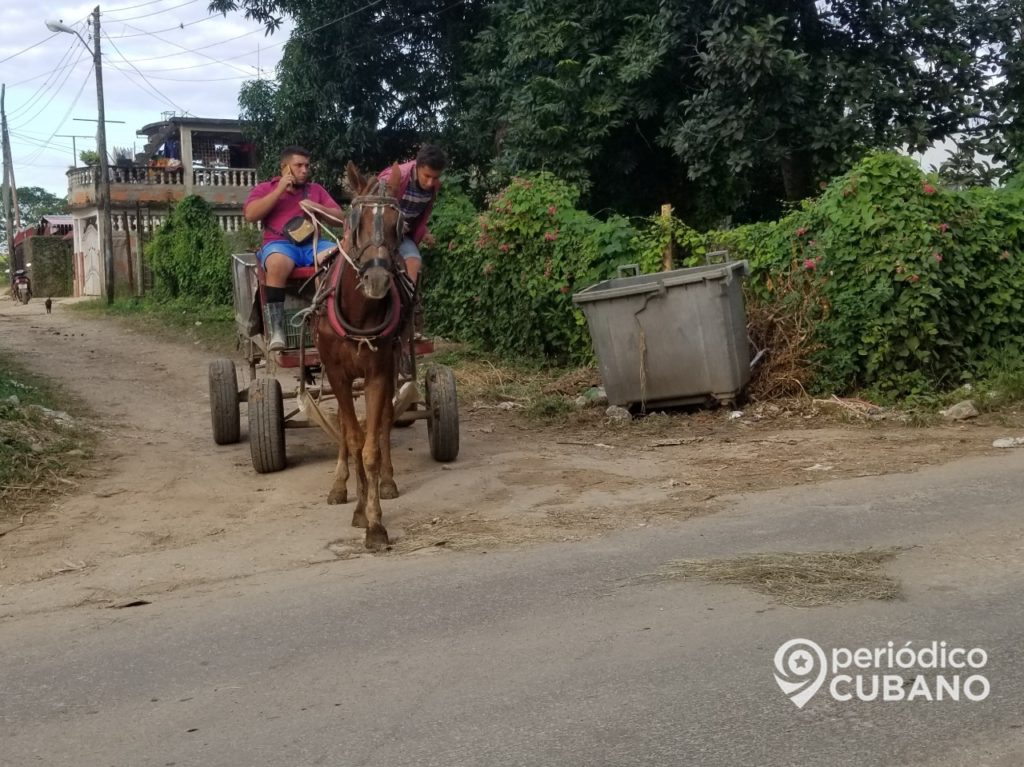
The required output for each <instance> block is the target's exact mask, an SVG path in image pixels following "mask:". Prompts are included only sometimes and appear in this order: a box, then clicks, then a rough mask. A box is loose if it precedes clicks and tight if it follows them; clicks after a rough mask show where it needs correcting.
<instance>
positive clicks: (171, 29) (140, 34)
mask: <svg viewBox="0 0 1024 767" xmlns="http://www.w3.org/2000/svg"><path fill="white" fill-rule="evenodd" d="M215 18H217V14H211V15H209V16H203V18H201V19H196V20H195V21H187V22H185V23H184V24H175V25H174V26H173V27H167V28H165V29H154V30H153V31H152V32H150V31H148V30H142V31H141V32H138V33H136V34H133V35H118V36H117V39H118V40H124V39H126V38H129V37H145V36H146V35H150V36H153V35H158V34H161V33H163V32H175V31H177V30H179V29H185V27H193V26H195V25H196V24H202V23H203V22H204V21H209V20H210V19H215ZM125 26H126V27H129V28H130V29H138V27H133V26H131V25H130V24H125ZM104 35H107V37H108V39H109V37H110V36H109V34H108V33H106V32H104Z"/></svg>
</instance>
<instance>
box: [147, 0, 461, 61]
mask: <svg viewBox="0 0 1024 767" xmlns="http://www.w3.org/2000/svg"><path fill="white" fill-rule="evenodd" d="M383 2H384V0H372V1H371V2H369V3H367V4H366V5H364V6H362V7H361V8H357V9H356V10H354V11H350V12H348V13H346V14H344V15H342V16H339V17H338V18H336V19H331V20H330V21H328V22H326V23H324V24H321V25H320V26H318V27H313V29H309V30H306V31H305V32H302V33H300V34H298V35H296V34H292V35H291V37H290V38H289V39H288V40H282V41H281V42H279V43H273V44H271V45H267V46H263V47H262V48H260V49H255V50H250V51H247V52H245V53H242V54H239V55H238V56H232V57H230V58H226V59H221V62H226V61H234V60H235V59H240V58H243V57H245V56H250V55H252V54H253V53H256V52H257V51H258V50H269V49H271V48H279V47H280V46H282V45H285V44H286V43H287V42H288V41H289V40H292V39H294V38H296V37H302V36H303V35H308V34H312V33H313V32H318V31H320V30H321V29H325V28H327V27H329V26H331V25H332V24H337V23H338V22H339V21H344V20H345V19H348V18H351V17H352V16H355V15H357V14H360V13H362V12H363V11H367V10H369V9H370V8H373V7H374V6H376V5H380V4H381V3H383ZM464 2H465V0H459V2H457V3H454V5H460V4H461V3H464ZM454 5H453V6H449V7H454ZM444 10H447V9H444ZM133 29H135V27H133ZM261 31H263V30H261V29H253V30H251V31H249V32H244V33H242V34H240V35H235V36H234V37H228V38H226V39H224V40H219V41H217V42H215V43H210V44H209V45H203V46H200V47H199V48H186V49H183V50H186V51H187V52H189V53H197V52H198V51H203V50H206V49H207V48H214V47H216V46H218V45H223V44H224V43H230V42H232V41H234V40H240V39H242V38H243V37H249V36H250V35H254V34H256V33H257V32H261ZM157 39H160V38H157ZM161 42H167V41H166V40H162V41H161ZM180 55H181V54H180V53H169V54H165V55H163V56H152V57H150V58H146V59H136V60H135V61H136V62H141V61H156V60H157V59H166V58H170V57H172V56H180ZM197 66H209V65H208V64H202V65H197ZM182 68H183V69H186V68H187V69H194V68H196V67H182ZM157 71H166V72H169V71H171V70H169V69H168V70H157Z"/></svg>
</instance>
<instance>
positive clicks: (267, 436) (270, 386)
mask: <svg viewBox="0 0 1024 767" xmlns="http://www.w3.org/2000/svg"><path fill="white" fill-rule="evenodd" d="M249 452H250V453H251V454H252V467H253V468H254V469H256V471H257V472H259V473H260V474H268V473H270V472H272V471H281V469H283V468H284V467H285V452H284V398H283V397H282V396H281V384H280V383H279V382H278V380H277V379H276V378H257V379H256V380H254V381H253V382H252V384H251V385H250V386H249Z"/></svg>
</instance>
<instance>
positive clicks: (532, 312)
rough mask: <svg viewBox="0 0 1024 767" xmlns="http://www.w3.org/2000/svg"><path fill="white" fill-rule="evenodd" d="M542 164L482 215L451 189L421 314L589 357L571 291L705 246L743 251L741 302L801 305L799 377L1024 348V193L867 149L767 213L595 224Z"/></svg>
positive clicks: (507, 350)
mask: <svg viewBox="0 0 1024 767" xmlns="http://www.w3.org/2000/svg"><path fill="white" fill-rule="evenodd" d="M577 199H578V198H577V195H576V193H575V190H574V189H573V188H572V187H570V186H569V185H567V184H565V183H563V182H561V181H559V180H558V179H556V178H554V177H553V176H551V175H550V174H538V175H534V176H528V177H525V178H520V179H516V180H514V181H513V183H512V184H511V185H510V186H509V187H508V188H507V189H505V190H504V191H503V192H502V193H501V194H499V195H497V196H496V197H494V198H493V199H490V200H489V201H488V204H487V207H486V210H485V211H484V212H482V213H477V211H475V210H474V208H473V206H472V205H471V204H470V203H469V200H468V199H467V198H466V197H464V196H463V195H460V194H458V193H457V192H455V193H453V192H451V191H448V192H446V193H445V195H444V197H443V198H442V200H440V201H439V204H438V207H437V209H436V211H435V214H434V220H433V222H432V230H433V233H434V237H435V242H434V245H433V246H432V247H430V248H427V249H426V258H427V275H428V276H427V279H426V291H427V294H426V305H427V320H428V324H429V326H430V327H431V329H432V330H434V331H435V332H438V333H441V334H443V335H446V336H449V337H452V338H455V339H458V340H463V341H469V342H475V343H479V344H481V345H482V346H484V347H485V348H487V349H492V350H494V351H497V352H498V353H499V354H502V355H504V356H506V357H510V358H516V359H522V358H528V359H534V360H552V361H583V360H587V359H589V357H590V354H591V351H590V345H589V337H588V335H587V330H586V325H585V322H584V320H583V317H582V314H581V313H580V312H579V311H577V310H576V309H575V307H574V306H573V305H572V302H571V296H572V294H573V293H574V292H577V291H578V290H580V289H582V288H583V287H586V286H588V285H590V284H593V283H594V282H597V281H598V280H601V279H606V278H609V277H612V276H614V273H615V268H616V267H617V266H618V265H620V264H624V263H638V264H640V265H641V267H642V268H643V270H644V271H655V270H657V269H658V268H660V266H661V263H662V260H661V258H662V257H661V254H662V251H663V250H664V248H665V247H666V245H667V243H668V241H669V239H670V237H671V238H673V239H674V240H675V241H676V243H677V246H678V256H677V265H683V264H690V263H695V262H696V261H697V260H699V258H700V257H701V256H702V255H703V254H704V253H705V252H706V251H707V250H711V249H718V248H722V247H724V248H726V249H728V250H729V251H730V254H731V257H732V258H734V259H747V260H748V261H749V262H750V263H751V266H752V270H753V273H752V275H751V278H750V279H749V281H748V284H747V294H748V306H750V307H751V308H752V309H754V310H756V309H758V308H759V306H761V305H769V304H770V305H771V306H772V308H773V311H774V312H783V313H786V312H799V313H801V315H802V316H801V323H803V325H804V326H805V327H806V329H807V337H806V339H803V340H802V343H803V344H804V348H805V349H806V350H807V353H808V355H809V356H810V359H809V360H808V362H809V365H808V367H807V370H808V371H810V373H809V375H808V378H807V380H806V381H803V382H802V383H803V384H804V385H805V386H808V387H813V388H814V389H817V390H821V391H836V392H847V391H851V390H854V389H860V388H874V389H877V390H879V391H884V392H887V393H891V394H907V393H911V392H915V391H925V390H927V391H934V390H941V389H946V388H951V387H953V386H955V385H957V384H959V383H960V382H962V381H963V380H965V379H969V378H970V377H971V376H973V375H975V374H977V373H978V372H979V371H983V370H985V369H986V368H990V367H992V366H999V365H1002V364H1004V363H1006V362H1007V361H1016V362H1018V363H1019V362H1020V360H1021V359H1024V353H1022V349H1021V340H1020V339H1021V338H1022V331H1024V312H1022V311H1021V309H1022V306H1024V261H1022V258H1024V191H1022V190H1021V189H1020V188H1016V187H1014V186H1013V185H1010V186H1008V187H1007V188H1005V189H975V190H969V191H963V192H958V191H950V190H946V189H943V188H941V187H940V186H939V184H938V182H937V181H936V180H934V179H931V178H929V177H926V176H925V175H924V174H923V173H922V171H921V170H920V168H919V167H918V165H917V164H916V163H915V162H914V161H913V160H911V159H909V158H905V157H900V156H897V155H893V154H874V155H871V156H869V157H867V158H866V159H864V160H863V161H862V162H860V163H859V164H858V165H857V166H856V167H854V168H853V169H852V170H851V171H850V172H849V173H847V174H845V175H844V176H842V177H840V178H837V179H836V180H834V181H833V182H832V183H831V184H830V185H829V186H828V187H827V189H826V190H825V191H824V192H823V194H822V195H821V196H820V197H819V198H817V199H814V200H810V201H807V202H806V203H804V205H803V206H802V207H801V208H800V209H798V210H796V211H794V212H793V213H791V214H789V215H788V216H786V217H785V218H783V219H782V220H780V221H776V222H769V223H761V224H752V225H748V226H743V227H739V228H736V229H732V230H725V231H713V232H707V233H697V232H694V231H693V230H692V229H690V228H688V227H686V226H685V224H682V223H681V222H679V221H677V220H675V219H664V218H660V217H652V218H651V219H646V220H641V221H630V220H626V219H624V218H621V217H618V216H612V217H610V218H608V219H605V220H599V219H597V218H595V217H593V216H590V215H588V214H586V213H584V212H582V211H579V210H578V209H576V207H575V206H576V203H577Z"/></svg>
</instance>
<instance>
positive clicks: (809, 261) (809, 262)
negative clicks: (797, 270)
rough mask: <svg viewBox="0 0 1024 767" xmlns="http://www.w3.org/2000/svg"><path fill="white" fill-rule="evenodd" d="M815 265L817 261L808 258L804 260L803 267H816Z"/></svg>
mask: <svg viewBox="0 0 1024 767" xmlns="http://www.w3.org/2000/svg"><path fill="white" fill-rule="evenodd" d="M817 266H818V262H817V261H815V260H814V259H813V258H808V259H806V260H805V261H804V269H816V268H817Z"/></svg>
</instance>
